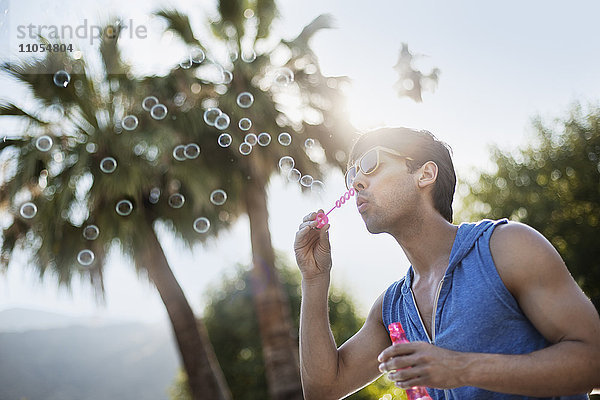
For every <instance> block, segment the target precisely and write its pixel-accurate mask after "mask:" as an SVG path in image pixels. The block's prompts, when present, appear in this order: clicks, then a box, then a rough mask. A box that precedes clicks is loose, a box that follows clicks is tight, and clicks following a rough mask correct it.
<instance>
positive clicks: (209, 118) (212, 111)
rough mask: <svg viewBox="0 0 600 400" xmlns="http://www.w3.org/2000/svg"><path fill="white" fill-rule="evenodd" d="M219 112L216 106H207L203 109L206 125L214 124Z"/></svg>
mask: <svg viewBox="0 0 600 400" xmlns="http://www.w3.org/2000/svg"><path fill="white" fill-rule="evenodd" d="M221 114H222V112H221V110H219V109H218V108H209V109H207V110H206V111H204V122H206V124H207V125H210V126H215V121H216V119H217V118H218V117H219V116H220V115H221Z"/></svg>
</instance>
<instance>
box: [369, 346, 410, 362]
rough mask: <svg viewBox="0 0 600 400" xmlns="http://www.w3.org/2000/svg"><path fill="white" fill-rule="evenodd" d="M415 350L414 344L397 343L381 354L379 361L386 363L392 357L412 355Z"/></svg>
mask: <svg viewBox="0 0 600 400" xmlns="http://www.w3.org/2000/svg"><path fill="white" fill-rule="evenodd" d="M415 350H416V349H415V346H414V343H396V344H394V345H392V346H390V347H388V348H387V349H385V350H383V351H382V352H381V354H379V357H377V360H378V361H379V362H385V361H386V360H387V359H388V358H390V357H394V356H401V355H406V354H412V353H414V352H415Z"/></svg>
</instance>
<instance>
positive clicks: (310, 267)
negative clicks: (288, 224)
mask: <svg viewBox="0 0 600 400" xmlns="http://www.w3.org/2000/svg"><path fill="white" fill-rule="evenodd" d="M319 212H323V210H319ZM316 218H317V213H316V212H313V213H310V214H308V215H306V216H305V217H304V219H303V220H302V223H301V224H300V226H299V227H298V232H296V239H295V241H294V252H295V253H296V262H297V263H298V267H299V268H300V272H301V273H302V278H303V279H305V280H313V279H314V278H320V277H322V278H329V272H330V271H331V246H330V243H329V224H327V225H325V226H323V227H322V228H317V220H316Z"/></svg>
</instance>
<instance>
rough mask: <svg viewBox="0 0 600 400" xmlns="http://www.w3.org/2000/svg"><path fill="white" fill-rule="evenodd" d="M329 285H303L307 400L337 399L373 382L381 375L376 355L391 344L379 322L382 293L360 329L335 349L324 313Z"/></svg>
mask: <svg viewBox="0 0 600 400" xmlns="http://www.w3.org/2000/svg"><path fill="white" fill-rule="evenodd" d="M328 285H329V283H328V282H327V283H324V282H323V283H317V282H311V283H306V282H303V284H302V290H303V295H302V308H301V314H300V365H301V375H302V386H303V388H304V395H305V398H306V399H307V400H310V399H319V400H326V399H340V398H343V397H345V396H347V395H349V394H351V393H353V392H355V391H357V390H358V389H360V388H362V387H363V386H365V385H367V384H368V383H370V382H372V381H373V380H374V379H376V378H377V377H378V376H380V375H381V372H379V370H378V369H377V366H378V365H379V363H378V361H377V355H378V354H379V353H380V352H381V351H382V350H383V349H384V348H386V347H387V346H389V345H390V344H391V341H390V339H389V337H388V335H387V331H386V329H385V327H384V326H383V322H382V320H381V305H382V301H383V294H382V295H381V296H380V297H379V298H378V299H377V301H375V304H373V307H372V308H371V310H370V311H369V315H368V316H367V319H366V321H365V324H364V325H363V327H362V328H361V329H360V330H359V331H358V332H357V333H356V334H355V335H354V336H352V337H351V338H350V339H348V340H347V341H346V342H345V343H344V344H343V345H342V346H340V348H339V349H337V348H336V344H335V341H334V339H333V334H332V332H331V328H330V325H329V319H328V314H327V288H328Z"/></svg>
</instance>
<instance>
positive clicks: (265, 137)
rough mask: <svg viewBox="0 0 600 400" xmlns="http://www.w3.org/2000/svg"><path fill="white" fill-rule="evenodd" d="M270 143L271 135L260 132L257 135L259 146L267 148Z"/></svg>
mask: <svg viewBox="0 0 600 400" xmlns="http://www.w3.org/2000/svg"><path fill="white" fill-rule="evenodd" d="M269 143H271V135H269V134H268V133H267V132H262V133H260V134H259V135H258V144H259V145H261V146H268V145H269Z"/></svg>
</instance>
